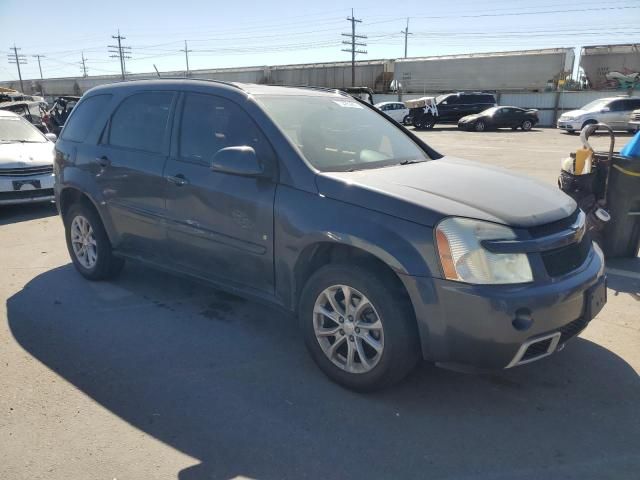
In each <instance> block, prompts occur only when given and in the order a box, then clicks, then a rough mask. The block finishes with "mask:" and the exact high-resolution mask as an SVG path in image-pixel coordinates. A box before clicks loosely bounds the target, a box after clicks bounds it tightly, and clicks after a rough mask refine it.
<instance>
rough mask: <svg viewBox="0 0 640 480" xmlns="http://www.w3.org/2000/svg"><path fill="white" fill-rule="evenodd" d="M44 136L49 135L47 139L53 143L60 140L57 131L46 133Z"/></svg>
mask: <svg viewBox="0 0 640 480" xmlns="http://www.w3.org/2000/svg"><path fill="white" fill-rule="evenodd" d="M44 136H45V137H47V140H49V141H50V142H53V143H56V140H58V136H57V135H56V134H55V133H45V134H44Z"/></svg>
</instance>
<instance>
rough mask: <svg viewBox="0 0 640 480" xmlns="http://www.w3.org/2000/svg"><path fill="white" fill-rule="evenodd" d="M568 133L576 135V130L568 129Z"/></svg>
mask: <svg viewBox="0 0 640 480" xmlns="http://www.w3.org/2000/svg"><path fill="white" fill-rule="evenodd" d="M566 132H567V135H575V133H576V131H575V130H566Z"/></svg>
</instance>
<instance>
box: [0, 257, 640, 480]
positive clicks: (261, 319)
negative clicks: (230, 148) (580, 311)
mask: <svg viewBox="0 0 640 480" xmlns="http://www.w3.org/2000/svg"><path fill="white" fill-rule="evenodd" d="M6 307H7V318H8V322H9V326H10V329H11V331H12V333H13V335H14V336H15V338H16V340H17V341H18V342H19V344H20V345H21V346H22V347H23V348H24V349H25V350H26V351H27V352H28V353H29V354H31V355H33V356H34V357H35V358H36V359H38V360H39V361H40V362H42V363H43V364H44V365H45V366H46V367H48V368H50V369H52V370H53V371H54V372H56V373H57V374H59V375H60V376H61V377H63V378H64V379H65V380H66V381H68V382H69V383H70V384H71V385H73V386H75V387H76V388H78V389H80V390H81V391H82V392H84V393H85V394H86V395H88V396H89V397H90V398H92V399H94V400H95V401H96V402H98V403H99V404H100V405H103V406H104V407H106V408H107V409H109V410H110V411H111V412H113V413H114V414H115V415H117V416H119V417H121V418H122V419H124V420H125V421H127V422H129V423H130V424H131V425H133V426H134V427H136V428H138V429H140V430H142V431H144V432H146V433H148V434H149V435H152V436H153V437H155V438H157V439H158V440H160V441H162V442H165V443H166V444H168V445H171V446H172V447H174V448H176V449H178V450H181V451H182V452H185V453H186V454H188V455H191V456H193V457H195V458H197V459H199V461H200V463H199V464H197V465H195V466H192V467H189V468H186V469H184V470H182V471H181V472H179V473H178V472H176V474H177V476H178V478H180V479H182V480H192V479H204V478H216V479H217V478H233V477H235V476H239V475H244V476H247V477H250V478H257V479H271V478H274V479H284V478H295V479H298V478H303V477H304V478H323V479H324V478H416V477H418V478H427V477H428V478H450V479H467V478H474V479H475V478H483V479H501V480H507V479H509V480H512V479H525V478H526V479H536V480H537V479H540V478H569V477H571V478H581V479H584V478H603V472H607V475H611V477H610V478H617V479H621V478H632V477H633V475H636V474H637V470H636V468H637V465H638V462H640V456H638V450H637V445H638V441H640V438H639V428H638V423H637V419H638V416H637V411H638V405H639V404H640V381H639V379H638V374H637V373H636V372H635V371H634V370H633V369H632V368H631V367H630V366H629V365H628V364H627V363H626V362H625V361H624V360H623V359H622V358H620V357H618V356H617V355H615V354H614V353H612V352H611V351H609V350H607V349H606V348H603V347H601V346H599V345H597V344H595V343H592V342H590V341H587V340H584V339H576V340H574V341H573V342H572V343H570V344H569V345H568V346H567V348H566V349H565V350H564V351H563V352H561V353H559V354H557V355H555V356H553V357H551V358H549V359H547V360H545V361H543V362H540V363H537V364H533V365H530V366H525V367H521V368H517V369H513V370H509V371H504V372H498V373H495V374H492V375H465V374H459V373H453V372H449V371H444V370H440V369H437V368H435V367H433V366H430V365H427V364H424V365H421V366H420V367H419V368H418V369H417V370H416V372H415V373H414V374H412V375H411V376H410V377H409V378H408V379H407V380H406V381H405V382H403V383H401V384H400V385H397V386H395V387H394V388H391V389H389V390H387V391H384V392H380V393H375V394H370V395H358V394H355V393H352V392H349V391H347V390H344V389H342V388H340V387H338V386H336V385H334V384H332V383H331V382H329V381H328V380H327V379H326V378H324V377H323V376H322V374H321V373H320V372H319V370H318V369H317V368H316V367H315V366H314V365H313V363H312V361H311V360H310V358H309V356H308V355H307V354H306V352H305V349H304V347H303V345H302V339H301V337H300V335H299V334H298V332H297V328H296V326H295V323H294V322H293V321H292V319H291V318H290V317H289V316H287V315H286V314H283V313H282V312H280V311H279V310H276V309H274V308H271V307H266V306H264V305H260V304H258V303H254V302H250V301H245V300H242V299H239V298H237V297H233V296H230V295H227V294H222V293H216V291H214V290H211V289H210V288H208V287H205V286H201V285H199V284H196V283H193V282H191V281H185V280H184V279H180V278H177V277H173V276H170V275H166V274H163V273H158V272H154V271H150V270H146V269H143V268H141V267H137V266H135V265H127V268H125V271H124V272H123V275H122V277H121V278H120V279H119V280H117V281H115V282H112V283H91V282H87V281H85V280H84V279H82V278H81V277H80V276H79V275H78V274H77V273H76V272H75V271H74V270H73V269H72V267H71V266H70V265H67V266H64V267H60V268H57V269H54V270H51V271H48V272H45V273H43V274H41V275H39V276H38V277H36V278H34V279H33V280H32V281H31V282H29V284H27V285H26V286H25V288H24V289H23V290H21V291H20V292H18V293H16V294H15V295H14V296H12V297H11V298H9V299H8V301H7V305H6ZM595 321H597V320H595ZM604 476H606V475H604Z"/></svg>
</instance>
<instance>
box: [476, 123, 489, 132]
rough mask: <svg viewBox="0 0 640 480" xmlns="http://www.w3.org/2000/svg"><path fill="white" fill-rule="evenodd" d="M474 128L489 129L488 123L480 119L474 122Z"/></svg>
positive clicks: (479, 129) (478, 129)
mask: <svg viewBox="0 0 640 480" xmlns="http://www.w3.org/2000/svg"><path fill="white" fill-rule="evenodd" d="M473 129H474V130H475V131H476V132H484V131H485V130H486V129H487V124H486V123H484V120H478V121H477V122H476V123H474V124H473Z"/></svg>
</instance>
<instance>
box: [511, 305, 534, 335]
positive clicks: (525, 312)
mask: <svg viewBox="0 0 640 480" xmlns="http://www.w3.org/2000/svg"><path fill="white" fill-rule="evenodd" d="M511 324H512V325H513V328H515V329H516V330H520V331H523V330H528V329H529V328H531V325H533V318H531V310H529V309H528V308H519V309H518V310H516V316H515V318H514V319H513V321H512V322H511Z"/></svg>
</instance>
